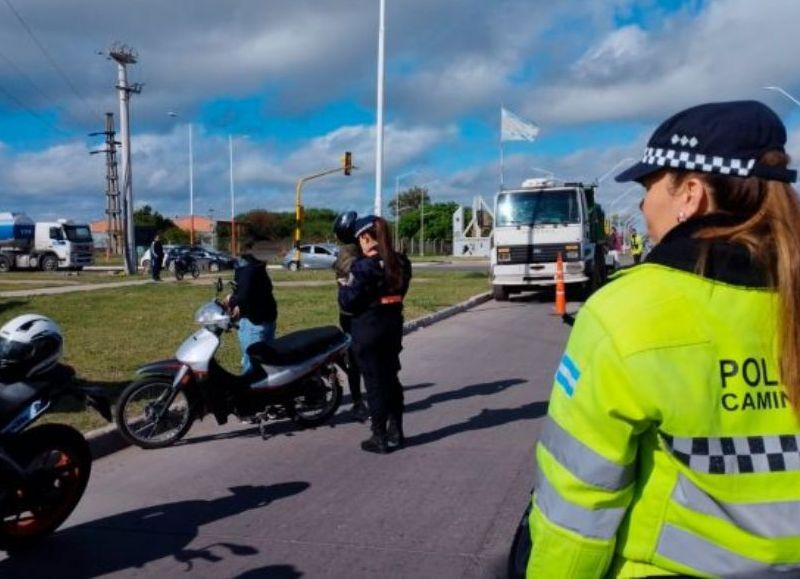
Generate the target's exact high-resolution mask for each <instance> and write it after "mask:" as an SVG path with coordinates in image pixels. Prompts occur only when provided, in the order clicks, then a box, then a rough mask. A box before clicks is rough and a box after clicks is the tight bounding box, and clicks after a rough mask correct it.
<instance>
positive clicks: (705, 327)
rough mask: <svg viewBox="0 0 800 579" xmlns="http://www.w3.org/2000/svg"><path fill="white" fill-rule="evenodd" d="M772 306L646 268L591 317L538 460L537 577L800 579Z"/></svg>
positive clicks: (797, 518) (796, 471) (757, 295)
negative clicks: (756, 578)
mask: <svg viewBox="0 0 800 579" xmlns="http://www.w3.org/2000/svg"><path fill="white" fill-rule="evenodd" d="M656 249H657V248H656ZM651 255H652V254H651ZM776 306H777V296H776V294H775V293H773V292H771V291H769V290H766V289H756V288H752V287H750V288H748V287H744V286H741V285H738V286H737V285H731V284H727V283H721V282H719V281H713V280H710V279H706V278H703V277H700V276H698V275H694V274H693V273H690V272H687V271H681V270H679V269H674V268H671V267H666V266H664V265H661V264H653V263H645V264H644V265H642V266H640V267H637V268H633V269H631V270H628V272H627V273H624V274H622V275H620V276H619V278H618V279H616V280H615V281H613V282H612V283H610V284H609V285H607V286H606V287H604V288H603V289H602V290H601V291H599V292H597V293H596V294H595V295H594V296H592V298H591V299H589V300H588V301H587V302H586V304H585V305H584V306H583V308H581V311H580V313H579V314H578V316H577V319H576V323H575V327H574V329H573V332H572V334H571V336H570V339H569V341H568V344H567V347H566V351H565V353H564V355H563V357H562V359H561V362H560V364H559V366H558V369H557V371H556V373H555V379H554V386H553V392H552V396H551V399H550V406H549V413H548V416H547V417H546V419H545V424H544V427H543V430H542V433H541V436H540V438H539V443H538V445H537V449H536V458H537V462H538V468H539V476H538V477H537V484H536V491H535V493H534V496H533V503H534V504H533V507H534V508H533V509H532V512H531V516H530V521H529V522H530V528H531V535H532V540H533V551H532V555H531V558H530V560H529V563H528V576H529V577H532V578H539V577H542V578H544V577H559V578H567V577H578V578H583V577H602V576H613V577H643V576H648V575H659V574H661V575H664V574H670V573H676V574H681V573H682V574H688V575H697V576H737V577H738V576H746V577H771V576H773V575H774V576H776V577H797V576H800V451H798V449H799V448H800V426H799V425H798V420H797V419H796V418H795V415H794V414H793V412H792V410H791V407H790V406H789V403H788V399H787V395H786V394H785V392H784V389H783V387H782V385H781V384H780V383H779V382H780V380H779V374H778V368H777V347H776V345H775V335H776V328H775V320H776Z"/></svg>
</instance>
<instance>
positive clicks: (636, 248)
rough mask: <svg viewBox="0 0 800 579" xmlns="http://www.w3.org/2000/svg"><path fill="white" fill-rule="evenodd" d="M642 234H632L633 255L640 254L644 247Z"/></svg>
mask: <svg viewBox="0 0 800 579" xmlns="http://www.w3.org/2000/svg"><path fill="white" fill-rule="evenodd" d="M642 245H643V244H642V236H641V235H639V234H638V233H634V234H633V235H631V255H639V254H640V253H642V250H643V249H644V248H643V247H642Z"/></svg>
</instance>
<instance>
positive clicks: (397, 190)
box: [394, 169, 417, 248]
mask: <svg viewBox="0 0 800 579" xmlns="http://www.w3.org/2000/svg"><path fill="white" fill-rule="evenodd" d="M416 172H417V170H416V169H414V170H413V171H407V172H406V173H401V174H400V175H398V176H397V177H395V178H394V211H395V226H394V246H395V248H397V246H398V244H399V243H400V179H402V178H403V177H407V176H409V175H413V174H414V173H416Z"/></svg>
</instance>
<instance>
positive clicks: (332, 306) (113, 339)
mask: <svg viewBox="0 0 800 579" xmlns="http://www.w3.org/2000/svg"><path fill="white" fill-rule="evenodd" d="M270 275H271V277H272V278H273V280H274V281H276V282H283V281H323V280H326V281H330V282H331V283H330V285H327V286H296V285H291V286H281V285H276V287H275V299H276V300H277V302H278V335H279V336H280V335H283V334H286V333H288V332H291V331H294V330H298V329H302V328H307V327H313V326H319V325H327V324H334V325H335V324H337V323H338V309H337V305H336V286H335V284H334V282H333V275H332V272H330V271H308V272H287V271H270ZM227 276H228V277H229V276H230V274H228V275H227ZM201 279H205V280H206V281H207V283H200V282H193V283H188V282H182V283H164V284H146V285H142V286H133V287H122V288H108V289H104V290H96V291H93V292H90V293H85V292H75V293H67V294H61V295H54V296H34V297H29V298H0V325H1V324H4V323H5V322H6V321H8V320H10V319H11V318H13V317H15V316H18V315H20V314H23V313H30V312H38V313H41V314H44V315H46V316H49V317H51V318H52V319H54V320H55V321H56V322H57V323H58V324H59V325H60V326H61V328H62V331H63V333H64V339H65V353H64V361H65V362H66V363H68V364H70V365H72V366H74V367H75V369H76V370H77V372H78V375H79V376H80V377H81V378H82V379H83V380H85V381H86V382H88V383H91V384H96V385H102V386H104V387H106V388H108V390H109V393H110V394H111V396H112V397H116V395H117V394H118V393H119V392H120V391H121V389H122V388H124V387H125V385H127V383H128V382H129V381H130V380H131V379H133V377H134V370H135V369H136V368H137V367H138V366H139V365H141V364H144V363H147V362H152V361H155V360H159V359H164V358H170V357H172V356H173V355H174V353H175V350H176V349H177V347H178V345H179V344H180V343H181V342H182V341H183V340H184V339H186V338H187V337H188V336H189V335H190V334H191V333H192V332H194V331H195V330H197V329H198V326H197V325H196V324H194V322H193V313H194V311H195V310H196V309H197V308H198V307H199V306H201V305H202V304H204V303H205V302H207V301H209V300H210V299H212V298H213V297H214V290H213V288H212V280H213V276H212V277H208V278H201ZM487 290H488V284H487V278H486V274H484V273H481V272H441V271H428V270H420V271H418V272H416V273H415V277H414V279H412V282H411V288H410V290H409V293H408V296H407V298H406V307H405V316H406V319H407V320H411V319H414V318H417V317H420V316H422V315H425V314H427V313H430V312H434V311H436V310H439V309H441V308H443V307H446V306H448V305H452V304H455V303H458V302H460V301H463V300H465V299H467V298H469V297H470V296H473V295H475V294H477V293H481V292H483V291H487ZM217 356H218V359H219V361H220V363H221V364H222V365H223V366H225V367H226V368H228V369H230V370H233V371H238V367H239V357H240V354H239V346H238V340H237V339H236V336H235V335H234V334H233V333H231V334H227V335H225V336H224V337H223V343H222V347H221V348H220V350H219V352H218V353H217ZM62 410H63V411H59V412H53V413H50V414H49V415H48V419H49V420H51V421H57V422H64V423H68V424H73V425H74V426H76V427H77V428H79V429H81V430H83V431H86V430H91V429H92V428H97V427H98V426H101V425H102V424H103V421H102V419H101V418H100V417H99V416H97V415H96V414H95V413H94V412H81V411H80V410H82V409H81V408H75V407H65V408H63V409H62Z"/></svg>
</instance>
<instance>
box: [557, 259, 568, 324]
mask: <svg viewBox="0 0 800 579" xmlns="http://www.w3.org/2000/svg"><path fill="white" fill-rule="evenodd" d="M566 293H567V292H566V290H565V289H564V262H563V260H562V259H561V253H559V254H558V259H557V260H556V315H559V316H563V315H564V314H566V313H567V296H566Z"/></svg>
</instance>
